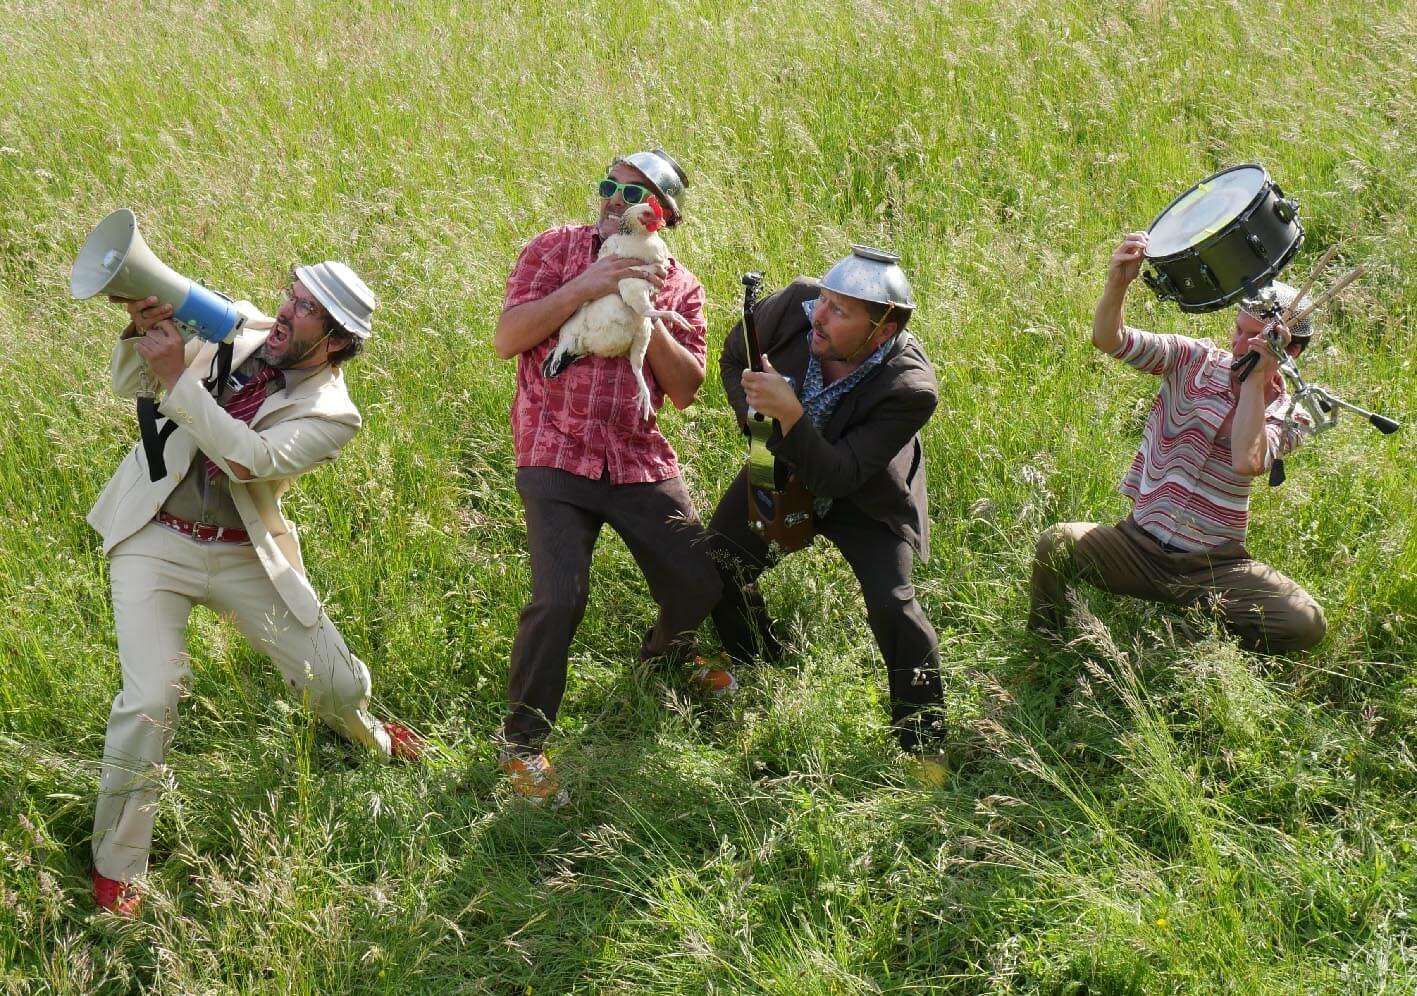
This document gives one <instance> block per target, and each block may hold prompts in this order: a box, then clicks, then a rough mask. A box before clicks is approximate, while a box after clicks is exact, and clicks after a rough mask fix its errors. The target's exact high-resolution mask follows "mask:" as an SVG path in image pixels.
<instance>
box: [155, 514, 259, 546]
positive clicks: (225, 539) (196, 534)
mask: <svg viewBox="0 0 1417 996" xmlns="http://www.w3.org/2000/svg"><path fill="white" fill-rule="evenodd" d="M157 521H158V522H161V523H162V524H163V525H164V526H167V527H168V528H169V529H176V530H177V531H178V532H179V533H184V534H186V535H188V536H190V537H192V538H193V539H194V540H200V541H201V542H203V543H249V542H251V534H250V533H248V532H247V531H246V530H244V529H233V528H232V527H230V526H209V525H207V524H206V523H204V522H188V521H187V520H186V519H179V518H178V517H177V516H175V515H168V514H167V513H166V512H159V513H157Z"/></svg>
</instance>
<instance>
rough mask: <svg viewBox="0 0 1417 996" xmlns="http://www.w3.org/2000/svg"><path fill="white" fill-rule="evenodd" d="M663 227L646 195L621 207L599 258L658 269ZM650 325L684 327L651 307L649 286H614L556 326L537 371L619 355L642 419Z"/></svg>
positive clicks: (663, 255) (647, 405)
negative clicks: (636, 395) (630, 378)
mask: <svg viewBox="0 0 1417 996" xmlns="http://www.w3.org/2000/svg"><path fill="white" fill-rule="evenodd" d="M663 225H664V208H662V207H660V204H659V199H658V198H656V197H654V196H650V197H648V198H646V199H645V200H644V201H642V202H640V203H639V204H635V205H632V206H631V207H629V208H627V209H626V211H625V213H624V214H623V215H621V216H620V231H619V233H617V234H615V235H612V236H611V237H610V238H608V239H606V240H605V244H604V245H603V246H601V247H600V258H604V257H606V256H628V257H632V258H634V259H642V260H644V261H645V262H646V263H647V264H649V265H651V266H653V265H655V264H659V265H664V264H665V263H667V262H668V261H669V247H668V246H666V245H665V244H664V240H663V239H662V238H660V237H659V235H658V234H657V232H658V231H659V229H660V228H661V227H662V226H663ZM655 321H668V322H674V323H675V324H676V325H679V326H680V327H682V328H688V327H689V323H688V321H687V320H686V319H685V318H684V316H682V315H680V314H679V313H678V312H675V311H660V310H658V309H656V308H655V306H654V286H653V285H652V284H651V283H650V282H649V281H648V280H644V279H642V278H640V277H626V278H624V279H623V280H621V281H620V292H619V293H618V294H607V295H605V296H604V297H599V298H596V299H595V300H594V301H587V302H585V303H584V304H582V305H581V306H580V307H579V308H577V309H576V312H575V314H573V315H571V317H570V318H568V319H566V324H565V325H562V326H561V337H560V339H559V340H558V341H557V343H556V348H555V349H553V350H552V351H551V352H550V353H549V354H548V355H547V357H546V360H545V361H544V362H543V363H542V365H541V372H542V373H543V374H545V375H546V376H547V377H555V376H557V375H558V374H560V373H561V372H562V371H564V370H565V369H566V368H567V367H569V366H570V365H571V364H572V363H574V362H575V361H576V360H578V359H579V358H580V357H582V356H585V355H587V354H593V355H595V356H607V357H616V356H624V357H626V358H627V359H628V360H629V361H630V369H631V371H633V372H634V375H635V383H636V384H638V385H639V396H640V414H641V415H642V417H643V418H645V419H648V418H649V417H650V416H651V415H653V414H654V407H653V404H652V402H651V400H650V394H649V385H648V384H646V383H645V374H644V365H645V353H646V351H647V350H648V349H649V340H650V335H651V333H652V332H653V330H654V322H655Z"/></svg>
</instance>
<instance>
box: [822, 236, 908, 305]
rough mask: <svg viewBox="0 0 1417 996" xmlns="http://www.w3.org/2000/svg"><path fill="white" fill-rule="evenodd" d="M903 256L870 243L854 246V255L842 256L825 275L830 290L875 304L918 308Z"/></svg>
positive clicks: (826, 284) (824, 283) (826, 285)
mask: <svg viewBox="0 0 1417 996" xmlns="http://www.w3.org/2000/svg"><path fill="white" fill-rule="evenodd" d="M899 264H900V257H899V256H897V255H896V254H895V253H893V252H887V251H886V250H884V249H875V248H873V247H871V246H858V245H853V246H852V247H851V255H850V256H847V257H846V258H845V259H842V260H839V261H838V262H837V264H836V265H835V266H833V267H832V268H831V269H830V270H828V271H827V275H826V276H825V277H823V278H822V286H823V287H825V288H826V289H827V290H829V291H835V292H836V293H838V294H845V295H846V296H847V297H854V298H856V299H857V300H860V301H870V302H872V303H873V304H889V305H892V306H893V307H896V308H900V309H902V310H905V311H914V310H915V298H913V297H912V296H911V294H910V282H909V281H908V280H906V279H905V271H904V270H902V269H901V268H900V265H899Z"/></svg>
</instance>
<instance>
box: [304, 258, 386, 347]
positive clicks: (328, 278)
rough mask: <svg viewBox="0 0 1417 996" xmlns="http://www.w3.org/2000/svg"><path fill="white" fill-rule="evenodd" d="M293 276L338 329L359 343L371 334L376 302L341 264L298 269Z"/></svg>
mask: <svg viewBox="0 0 1417 996" xmlns="http://www.w3.org/2000/svg"><path fill="white" fill-rule="evenodd" d="M295 276H296V278H297V279H298V280H299V281H300V282H301V283H302V284H304V285H305V286H306V287H307V288H309V290H310V293H311V294H314V295H315V298H316V300H318V301H319V302H320V303H321V304H322V305H324V307H325V310H326V311H328V312H329V313H330V317H332V318H333V319H334V320H335V323H336V324H337V325H339V327H340V328H342V329H344V330H345V331H346V332H348V333H349V334H350V335H353V336H356V337H357V338H360V339H367V338H369V336H370V335H371V334H372V333H373V331H374V327H373V325H372V318H373V315H374V309H375V308H377V307H378V306H379V301H378V299H377V298H375V297H374V292H373V291H371V290H370V289H369V285H368V284H366V283H365V282H364V281H363V280H360V279H359V275H358V274H356V273H355V272H354V271H353V270H351V269H350V268H349V267H348V266H346V265H345V264H344V263H341V262H338V261H337V260H332V259H331V260H326V261H325V262H323V263H315V264H314V265H313V266H297V267H296V268H295Z"/></svg>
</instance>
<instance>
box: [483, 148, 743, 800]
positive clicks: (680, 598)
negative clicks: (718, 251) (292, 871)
mask: <svg viewBox="0 0 1417 996" xmlns="http://www.w3.org/2000/svg"><path fill="white" fill-rule="evenodd" d="M599 184H600V186H599V191H600V194H601V200H600V211H599V215H598V217H597V218H596V222H595V224H592V225H563V226H559V227H556V228H552V229H548V230H547V231H545V232H542V233H541V234H540V235H538V236H537V237H536V238H534V239H532V240H531V242H530V243H529V244H528V245H527V247H526V248H525V249H523V250H522V253H521V256H520V257H519V258H518V259H517V263H516V266H515V268H514V269H513V270H512V273H511V276H510V277H509V278H508V279H507V294H506V299H505V301H504V303H503V310H502V315H501V318H500V319H498V322H497V331H496V334H495V335H494V337H493V346H494V347H495V348H496V350H497V353H498V355H499V356H501V357H503V358H504V359H511V358H512V357H514V356H515V357H516V358H517V390H516V398H515V400H514V401H513V403H512V437H513V443H514V445H515V449H516V457H517V491H518V493H519V494H520V495H521V498H522V505H523V508H524V509H525V513H526V523H527V544H528V547H529V548H530V553H531V573H532V596H531V602H530V603H529V604H528V605H527V606H526V607H525V608H524V609H523V610H522V615H521V622H520V624H519V626H518V628H517V636H516V640H515V641H514V642H513V644H512V659H511V673H510V676H509V679H508V700H509V704H510V712H509V714H508V715H507V718H506V721H505V723H504V725H503V729H502V739H503V746H502V756H501V764H502V768H503V770H504V771H505V772H506V773H507V774H508V776H509V777H510V778H511V782H512V787H513V788H514V789H515V790H516V791H517V792H518V793H520V794H522V795H524V796H526V797H527V798H530V799H532V800H535V801H552V802H553V803H555V802H560V801H563V800H564V798H565V793H564V792H562V791H561V789H560V788H559V786H558V785H557V783H556V779H555V773H554V771H553V770H552V768H551V765H550V763H549V762H548V761H547V760H546V755H545V754H544V753H543V752H542V746H543V743H544V741H545V739H546V737H547V735H548V734H549V733H550V730H551V724H552V723H554V722H555V719H556V712H557V709H558V708H559V707H560V704H561V698H562V696H563V694H564V693H565V687H566V657H567V652H568V651H569V648H570V643H571V637H572V636H573V635H574V633H575V630H576V627H577V625H578V624H579V623H580V620H581V616H582V615H583V614H584V612H585V606H586V600H587V597H588V595H589V591H590V581H589V578H590V562H591V554H592V551H593V549H594V547H595V540H596V537H597V536H598V535H599V533H600V527H601V526H602V525H603V524H605V523H609V525H610V527H611V528H612V529H614V530H615V531H616V532H617V533H619V534H620V536H621V538H622V539H624V541H625V545H626V546H628V547H629V548H630V552H631V553H632V554H633V555H634V557H635V561H636V562H637V563H638V564H639V567H640V570H641V571H643V572H644V575H645V580H646V581H647V582H648V583H649V587H650V592H651V594H652V595H653V596H654V599H655V601H656V602H658V603H659V619H658V621H657V622H656V624H655V626H654V628H653V629H652V630H651V631H650V632H649V634H648V635H647V636H646V637H645V641H644V645H643V647H642V648H641V651H640V654H641V658H642V659H646V660H647V659H652V658H657V657H663V656H666V655H668V654H671V653H678V652H679V651H680V650H681V649H682V648H683V647H685V646H686V645H687V644H686V643H685V639H684V638H685V637H686V636H690V635H692V633H693V631H694V630H695V629H697V628H698V625H699V623H700V622H702V621H703V618H704V616H705V615H706V613H707V607H708V606H712V605H713V604H714V603H715V602H717V601H718V597H719V591H720V583H719V580H718V574H717V571H715V569H714V567H713V563H712V561H710V560H709V558H708V555H707V553H706V551H705V550H704V548H703V545H702V536H703V529H702V527H701V525H700V524H699V520H698V517H697V516H696V515H695V513H694V509H693V506H692V505H691V504H690V502H689V494H688V491H687V490H686V489H685V487H684V482H683V480H682V479H681V478H680V476H679V464H678V460H677V459H676V457H675V455H674V450H673V448H672V447H671V446H670V445H669V442H668V440H666V439H665V438H664V436H663V434H662V433H661V432H660V431H659V426H658V423H657V420H656V419H655V418H654V417H653V416H651V417H650V418H648V419H645V418H644V417H643V416H642V414H641V410H640V405H639V401H638V393H637V386H636V383H635V379H634V376H633V373H632V371H631V370H630V365H629V362H628V361H627V360H625V359H624V358H607V357H600V356H584V357H582V358H580V359H579V360H577V361H575V362H574V363H572V364H571V365H570V366H569V367H568V368H566V369H565V370H564V371H562V372H561V373H560V374H558V375H557V376H555V377H549V378H548V377H547V376H545V375H544V373H543V371H542V364H543V361H544V360H545V358H546V356H547V354H548V353H549V352H550V351H551V350H552V349H554V348H555V346H556V342H557V338H558V335H557V333H558V331H559V329H560V328H561V326H562V325H563V324H564V323H565V322H566V320H567V319H568V318H570V317H571V315H572V314H573V313H574V312H575V311H576V309H577V308H579V307H580V306H581V304H583V303H585V302H587V301H593V300H595V299H596V298H600V297H604V296H606V295H608V294H615V293H618V292H619V284H620V281H621V280H622V279H624V278H626V277H642V278H644V279H646V280H648V281H649V282H650V283H651V284H652V285H653V286H654V288H655V290H656V296H655V307H656V308H658V309H660V310H665V311H673V312H676V313H677V314H678V315H680V316H681V317H682V318H683V319H684V320H685V322H684V325H683V327H674V328H670V327H667V326H666V325H665V324H664V323H663V322H659V321H656V322H655V323H654V332H653V337H652V338H651V340H650V344H649V351H648V354H647V357H646V364H645V367H646V369H645V371H644V374H645V380H646V381H647V383H648V384H649V388H650V396H651V400H652V404H653V407H654V409H655V411H658V410H659V408H660V407H661V405H663V403H664V399H665V397H668V398H669V400H670V401H672V402H673V403H674V406H675V407H676V408H679V409H684V408H687V407H688V406H689V405H690V404H691V403H692V402H693V400H694V396H695V394H696V393H697V392H698V389H699V386H700V385H701V384H702V383H703V380H704V354H705V348H706V347H705V342H704V333H705V331H706V326H705V322H704V315H703V305H704V290H703V287H702V286H701V285H700V284H699V281H698V279H697V278H696V277H695V276H694V275H693V274H692V273H690V272H689V271H688V270H687V269H686V268H685V267H684V266H682V265H681V264H680V263H679V262H678V261H677V260H675V259H674V258H672V257H671V258H670V259H669V262H668V265H667V267H654V266H650V265H648V264H646V263H644V262H643V261H642V260H638V259H629V258H626V257H622V256H607V257H605V258H604V259H598V258H597V256H598V254H599V252H600V247H601V244H602V243H603V241H604V240H605V239H607V238H609V237H610V236H612V235H614V234H615V233H616V232H617V231H618V230H619V227H620V216H621V215H622V214H623V213H624V211H625V210H626V208H627V207H628V206H629V205H630V204H633V203H639V202H641V201H643V200H645V199H646V198H647V197H648V196H649V195H651V194H653V195H655V196H656V197H658V198H659V202H660V204H661V205H663V206H664V207H665V208H666V209H667V211H668V219H667V223H668V225H669V227H671V228H672V227H674V226H675V225H677V224H678V223H679V221H680V220H681V219H682V217H683V215H682V205H681V201H682V198H683V193H684V187H685V177H684V173H683V171H682V170H681V169H680V168H679V165H678V164H677V163H675V162H674V160H673V159H672V158H670V156H669V154H668V153H666V152H664V150H662V149H656V150H654V151H653V152H637V153H634V154H632V155H629V156H625V157H622V158H620V159H617V160H616V161H615V162H614V163H612V164H611V166H610V169H609V170H608V171H607V174H606V177H605V179H603V180H601V181H599Z"/></svg>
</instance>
